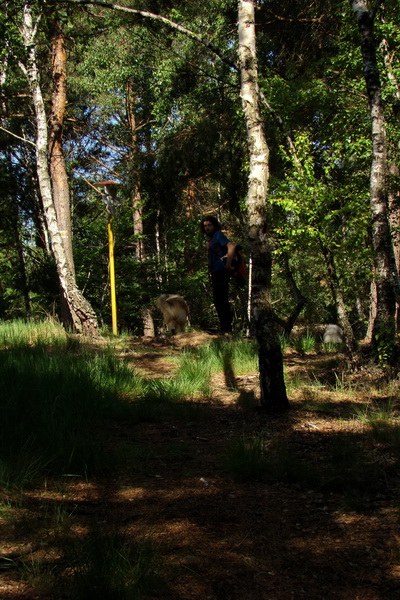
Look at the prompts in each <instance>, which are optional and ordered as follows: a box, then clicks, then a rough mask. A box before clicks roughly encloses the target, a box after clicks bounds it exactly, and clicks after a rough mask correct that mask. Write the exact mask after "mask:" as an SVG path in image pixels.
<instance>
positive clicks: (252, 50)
mask: <svg viewBox="0 0 400 600" xmlns="http://www.w3.org/2000/svg"><path fill="white" fill-rule="evenodd" d="M238 34H239V49H238V59H239V67H240V81H241V99H242V108H243V114H244V118H245V122H246V131H247V145H248V152H249V162H250V170H249V178H248V193H247V223H248V240H249V245H250V249H251V254H252V259H253V269H252V271H253V274H252V292H253V294H252V320H253V327H254V332H255V336H256V338H257V343H258V358H259V371H260V387H261V405H262V406H263V407H264V408H266V409H268V410H273V411H283V410H286V409H287V408H288V406H289V402H288V398H287V395H286V388H285V382H284V376H283V359H282V351H281V347H280V342H279V337H278V332H277V329H276V325H275V320H274V315H273V311H272V307H271V266H272V253H271V243H270V233H269V223H268V219H269V215H268V204H267V193H268V179H269V168H268V159H269V148H268V145H267V142H266V138H265V132H264V128H263V122H262V119H261V112H260V93H259V87H258V70H257V54H256V35H255V16H254V2H253V0H239V1H238Z"/></svg>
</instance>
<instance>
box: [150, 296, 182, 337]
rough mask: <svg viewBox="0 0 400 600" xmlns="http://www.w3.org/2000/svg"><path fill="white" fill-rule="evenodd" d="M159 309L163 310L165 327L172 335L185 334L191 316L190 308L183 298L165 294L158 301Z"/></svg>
mask: <svg viewBox="0 0 400 600" xmlns="http://www.w3.org/2000/svg"><path fill="white" fill-rule="evenodd" d="M156 305H157V307H158V308H159V309H160V310H161V312H162V315H163V319H164V325H165V327H166V328H168V329H169V330H170V331H171V333H184V332H185V325H186V322H187V319H188V316H189V307H188V305H187V304H186V301H185V300H184V298H182V296H178V295H177V294H163V295H162V296H160V297H159V298H157V300H156Z"/></svg>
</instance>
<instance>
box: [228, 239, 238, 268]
mask: <svg viewBox="0 0 400 600" xmlns="http://www.w3.org/2000/svg"><path fill="white" fill-rule="evenodd" d="M226 246H227V248H228V252H227V255H226V263H225V269H228V271H230V270H231V268H232V261H233V257H234V255H235V248H236V246H235V244H232V242H228V243H227V245H226Z"/></svg>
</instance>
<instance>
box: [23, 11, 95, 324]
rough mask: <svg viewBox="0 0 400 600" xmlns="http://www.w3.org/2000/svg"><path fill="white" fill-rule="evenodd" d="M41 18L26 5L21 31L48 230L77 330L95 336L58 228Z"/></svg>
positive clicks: (91, 314)
mask: <svg viewBox="0 0 400 600" xmlns="http://www.w3.org/2000/svg"><path fill="white" fill-rule="evenodd" d="M38 23H39V21H38V20H37V21H36V23H34V22H33V18H32V12H31V8H30V6H29V4H25V6H24V17H23V26H22V34H23V41H24V45H25V48H26V51H27V65H26V66H25V65H23V64H21V63H20V66H21V69H22V70H23V71H24V73H25V75H26V77H27V79H28V82H29V86H30V89H31V92H32V97H33V105H34V110H35V117H36V127H37V132H36V168H37V177H38V182H39V188H40V194H41V197H42V202H43V208H44V214H45V218H46V225H47V230H48V232H49V236H50V241H51V248H52V252H53V254H54V258H55V262H56V267H57V274H58V278H59V283H60V288H61V290H62V293H63V295H64V298H65V300H66V302H67V304H68V308H69V311H70V313H71V317H72V323H73V327H74V329H75V330H76V331H77V332H79V333H85V334H87V335H94V334H95V333H96V331H97V318H96V315H95V313H94V312H93V309H92V307H91V306H90V304H89V303H88V301H87V300H86V299H85V298H84V297H83V294H82V292H81V291H80V290H79V289H78V288H77V286H76V282H75V275H74V273H72V272H71V270H70V267H69V264H68V260H67V256H66V252H65V250H64V246H63V242H62V236H61V233H60V231H59V225H58V222H57V214H56V210H55V207H54V202H53V194H52V188H51V180H50V173H49V166H48V157H47V150H48V130H47V117H46V111H45V107H44V102H43V96H42V91H41V87H40V83H39V73H38V68H37V62H36V43H35V38H36V32H37V27H38Z"/></svg>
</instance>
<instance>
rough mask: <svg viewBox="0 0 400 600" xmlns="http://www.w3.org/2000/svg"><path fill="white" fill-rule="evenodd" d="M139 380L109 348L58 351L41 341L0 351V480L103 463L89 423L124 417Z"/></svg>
mask: <svg viewBox="0 0 400 600" xmlns="http://www.w3.org/2000/svg"><path fill="white" fill-rule="evenodd" d="M140 386H141V383H140V380H139V379H138V378H137V377H136V376H135V374H134V373H133V372H132V370H131V369H129V368H128V367H127V366H126V365H125V364H124V363H123V362H122V361H121V360H119V359H117V358H116V357H114V356H112V355H111V354H104V355H96V354H94V353H90V354H80V355H76V354H66V353H64V352H54V351H53V350H52V351H51V352H49V351H47V350H46V349H45V348H43V347H33V348H32V347H29V348H26V347H25V348H24V347H21V346H19V347H18V348H17V349H16V350H15V349H9V350H6V351H4V352H2V353H1V354H0V407H1V413H2V419H1V422H0V456H1V463H0V477H1V479H0V483H2V484H3V485H5V486H7V487H8V486H10V485H13V484H14V485H17V486H25V485H27V484H28V482H29V481H31V482H33V481H34V480H35V479H36V477H37V476H40V475H44V474H51V475H57V474H59V475H61V474H63V473H68V472H70V471H71V470H72V471H74V472H76V473H78V474H81V475H85V474H87V473H90V472H99V471H100V470H102V469H106V468H107V458H106V455H105V452H103V451H102V448H101V446H99V444H98V443H97V441H96V428H98V427H99V425H100V423H104V422H107V421H108V420H109V419H120V418H128V417H129V415H130V407H129V402H128V400H127V398H129V397H132V396H134V395H135V394H137V392H138V388H140Z"/></svg>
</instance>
